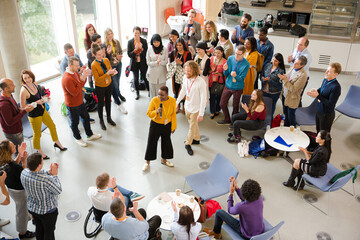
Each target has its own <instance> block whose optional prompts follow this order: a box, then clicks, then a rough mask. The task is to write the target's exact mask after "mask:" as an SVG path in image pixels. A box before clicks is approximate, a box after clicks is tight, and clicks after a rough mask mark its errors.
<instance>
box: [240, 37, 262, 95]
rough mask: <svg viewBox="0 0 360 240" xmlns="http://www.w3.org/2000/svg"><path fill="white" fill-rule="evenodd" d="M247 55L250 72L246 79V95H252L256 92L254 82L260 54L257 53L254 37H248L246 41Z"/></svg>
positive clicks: (244, 91) (244, 92)
mask: <svg viewBox="0 0 360 240" xmlns="http://www.w3.org/2000/svg"><path fill="white" fill-rule="evenodd" d="M244 46H245V54H244V58H246V60H248V62H249V64H250V68H249V71H248V72H247V74H246V77H245V79H244V89H243V94H244V95H250V94H251V93H252V91H254V82H255V78H257V72H256V63H257V61H258V56H259V53H258V51H257V44H256V39H255V38H254V37H248V38H246V40H245V44H244Z"/></svg>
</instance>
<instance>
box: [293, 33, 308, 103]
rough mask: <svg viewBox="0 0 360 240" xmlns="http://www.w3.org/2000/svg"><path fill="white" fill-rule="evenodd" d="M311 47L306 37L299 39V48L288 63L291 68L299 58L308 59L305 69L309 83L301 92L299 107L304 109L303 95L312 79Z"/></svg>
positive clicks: (297, 47)
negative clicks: (309, 47)
mask: <svg viewBox="0 0 360 240" xmlns="http://www.w3.org/2000/svg"><path fill="white" fill-rule="evenodd" d="M308 46H309V39H308V38H306V37H302V38H300V39H299V41H298V43H297V46H296V48H295V49H294V52H293V54H292V55H290V56H288V63H289V65H290V67H292V66H293V64H294V62H295V59H296V58H297V57H299V56H305V57H306V59H307V64H306V65H305V67H304V69H305V71H306V74H307V76H308V77H307V81H306V84H305V86H304V89H303V91H302V92H301V98H300V103H299V107H302V102H301V99H302V95H303V93H304V90H305V88H306V86H307V84H308V82H309V78H310V74H309V68H310V65H311V62H312V56H311V54H310V52H309V50H308V48H307V47H308Z"/></svg>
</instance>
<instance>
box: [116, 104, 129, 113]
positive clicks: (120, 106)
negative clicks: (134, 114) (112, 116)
mask: <svg viewBox="0 0 360 240" xmlns="http://www.w3.org/2000/svg"><path fill="white" fill-rule="evenodd" d="M118 109H119V110H120V111H121V112H122V113H123V114H128V111H127V110H126V109H125V107H124V106H123V105H122V104H120V105H118Z"/></svg>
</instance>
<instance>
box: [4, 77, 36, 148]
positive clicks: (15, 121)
mask: <svg viewBox="0 0 360 240" xmlns="http://www.w3.org/2000/svg"><path fill="white" fill-rule="evenodd" d="M0 88H1V90H2V92H1V95H0V123H1V127H2V130H3V132H4V135H5V137H6V138H7V139H9V140H10V141H11V142H12V143H13V144H14V145H15V146H16V149H17V147H18V146H20V145H21V143H22V142H23V141H24V135H23V128H22V122H21V118H22V117H23V116H24V115H25V114H26V113H27V112H30V111H32V110H33V109H34V107H33V106H31V105H26V106H25V108H23V109H22V108H20V107H19V106H18V105H17V103H16V101H15V99H14V97H13V96H12V93H14V92H15V84H14V82H13V81H12V80H10V79H8V78H3V79H1V80H0Z"/></svg>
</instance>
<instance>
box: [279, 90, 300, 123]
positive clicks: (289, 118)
mask: <svg viewBox="0 0 360 240" xmlns="http://www.w3.org/2000/svg"><path fill="white" fill-rule="evenodd" d="M281 100H282V104H283V112H284V115H285V122H284V126H286V127H290V126H294V127H295V126H296V116H295V112H296V109H297V108H289V107H287V106H285V104H284V101H285V98H284V97H282V98H281Z"/></svg>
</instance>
